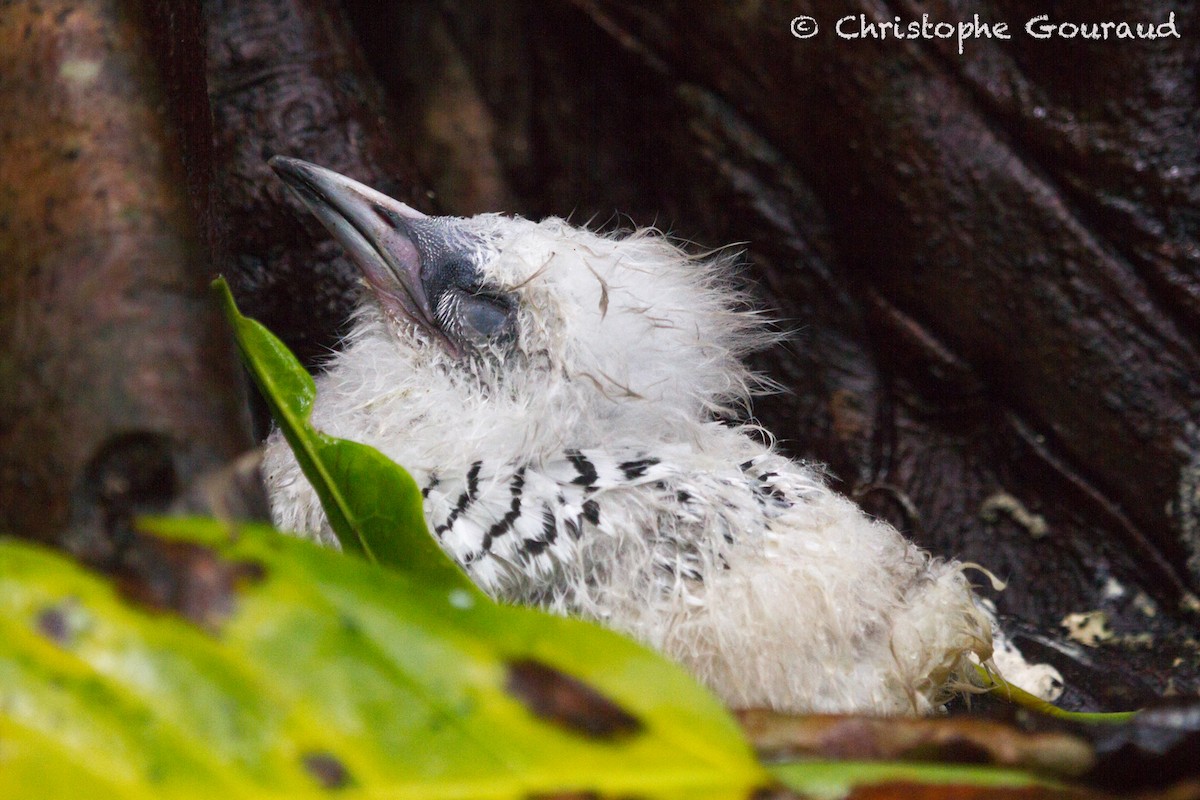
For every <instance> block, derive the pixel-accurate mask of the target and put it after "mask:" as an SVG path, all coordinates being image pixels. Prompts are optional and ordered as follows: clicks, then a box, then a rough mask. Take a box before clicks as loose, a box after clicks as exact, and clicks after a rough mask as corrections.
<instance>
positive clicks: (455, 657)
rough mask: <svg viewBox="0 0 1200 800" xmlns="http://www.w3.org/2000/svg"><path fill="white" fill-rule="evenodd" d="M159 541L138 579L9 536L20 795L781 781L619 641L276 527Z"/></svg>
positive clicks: (3, 776) (628, 792) (0, 665)
mask: <svg viewBox="0 0 1200 800" xmlns="http://www.w3.org/2000/svg"><path fill="white" fill-rule="evenodd" d="M139 534H140V537H139V539H138V544H137V546H139V547H145V548H147V549H146V551H145V556H146V558H145V559H143V561H142V562H140V563H149V562H153V563H156V564H158V565H160V568H156V569H155V570H154V571H152V572H149V573H147V575H146V576H142V577H140V576H139V575H137V574H136V573H132V572H128V571H126V572H123V573H122V574H121V575H120V576H119V579H117V580H113V579H110V578H109V577H107V576H104V575H100V574H97V573H94V572H91V571H89V570H87V569H85V568H84V567H82V566H80V565H79V564H77V563H75V562H73V561H71V560H69V559H68V558H66V557H65V556H63V555H61V554H58V553H54V552H52V551H49V550H46V549H43V548H41V547H38V546H35V545H32V544H29V543H24V542H19V541H15V540H0V642H2V643H0V796H4V797H16V796H29V792H31V791H32V790H34V789H35V788H36V793H37V796H38V797H42V798H58V797H72V798H74V797H85V796H86V797H89V798H90V797H130V798H143V797H144V798H176V797H220V798H222V800H232V799H234V798H242V797H245V798H264V797H295V798H308V797H319V796H329V791H328V790H329V789H331V788H336V789H337V790H338V791H337V796H338V797H347V798H351V797H372V798H384V797H387V798H392V797H396V798H400V797H405V798H407V797H422V798H468V797H484V798H488V797H494V798H509V797H514V798H515V797H519V798H525V797H530V796H535V795H549V794H554V793H566V792H596V793H598V795H600V796H605V797H610V796H639V797H647V798H659V797H661V798H668V797H679V798H683V797H692V798H702V797H703V798H720V797H739V798H744V797H747V796H749V795H750V794H751V793H752V792H753V791H754V790H755V789H757V788H761V787H764V786H768V785H770V784H771V783H772V779H771V777H770V776H769V774H768V773H767V772H766V771H765V770H764V769H763V768H762V767H760V766H759V765H758V764H757V762H756V761H755V759H754V757H753V755H752V754H751V752H750V750H749V747H748V745H747V744H746V742H745V740H744V739H743V737H742V735H741V732H740V730H739V729H738V728H737V726H736V725H735V724H734V723H733V721H732V720H731V719H730V717H729V716H728V715H727V714H726V713H725V711H724V710H723V709H722V708H721V706H720V705H719V704H718V703H717V701H716V700H715V699H713V698H712V697H711V696H710V695H709V694H708V693H707V692H706V691H704V690H703V689H702V688H700V687H699V686H698V685H696V684H695V683H694V682H693V681H692V680H691V679H690V678H689V677H688V676H687V675H686V674H684V673H683V672H682V671H681V670H680V669H679V668H677V667H675V666H674V665H672V664H670V663H668V662H667V661H665V660H663V659H662V658H660V657H658V656H656V655H655V654H653V653H651V652H649V651H648V650H646V649H644V648H642V647H640V646H639V645H636V644H634V643H632V642H630V641H628V640H626V639H624V638H623V637H621V636H618V635H616V634H614V633H611V632H608V631H605V630H602V629H600V628H598V627H596V626H593V625H590V624H588V623H584V622H581V621H578V620H571V619H564V618H560V617H553V616H550V615H547V614H544V613H541V612H538V611H534V610H530V609H522V608H513V607H505V606H500V605H497V604H495V603H492V602H490V601H487V600H486V599H484V598H481V597H479V596H477V595H475V594H473V593H469V592H464V591H463V590H462V589H461V588H457V587H449V588H448V587H446V586H444V585H438V584H436V583H430V582H428V581H426V580H424V577H423V576H422V575H420V574H418V573H414V572H411V571H395V570H390V569H384V568H382V567H380V566H378V565H374V564H371V563H369V562H367V561H365V560H363V559H360V558H353V557H349V556H346V555H343V554H340V553H337V552H334V551H331V550H328V549H324V548H321V547H318V546H317V545H314V544H311V543H309V542H306V541H302V540H299V539H296V538H292V537H287V536H283V535H280V534H277V533H274V532H273V531H270V530H267V529H264V528H262V527H256V526H241V527H238V528H236V529H233V528H229V527H227V526H225V525H223V524H221V523H217V522H213V521H207V520H145V521H142V522H141V523H139ZM156 555H157V556H158V557H155V556H156ZM225 578H229V579H228V580H225ZM196 581H199V583H196ZM197 586H199V587H200V588H201V589H202V590H203V591H200V592H196V591H188V590H187V587H192V588H193V589H195V588H196V587H197ZM164 587H171V589H172V590H171V591H163V588H164ZM147 598H150V600H154V598H158V600H157V601H155V602H149V601H148V599H147ZM164 598H165V600H164ZM585 687H586V688H585ZM43 774H44V775H45V776H46V777H45V778H41V777H39V776H40V775H43Z"/></svg>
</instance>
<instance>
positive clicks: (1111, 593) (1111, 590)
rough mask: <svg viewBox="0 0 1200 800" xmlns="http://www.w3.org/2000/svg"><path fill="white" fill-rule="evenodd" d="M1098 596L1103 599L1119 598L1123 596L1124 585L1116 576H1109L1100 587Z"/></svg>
mask: <svg viewBox="0 0 1200 800" xmlns="http://www.w3.org/2000/svg"><path fill="white" fill-rule="evenodd" d="M1100 596H1101V597H1102V598H1104V599H1105V600H1120V599H1121V598H1122V597H1124V596H1125V587H1124V586H1123V585H1122V584H1121V582H1120V581H1118V580H1117V579H1116V578H1113V577H1111V576H1110V577H1109V579H1108V580H1106V581H1105V582H1104V586H1103V587H1101V589H1100Z"/></svg>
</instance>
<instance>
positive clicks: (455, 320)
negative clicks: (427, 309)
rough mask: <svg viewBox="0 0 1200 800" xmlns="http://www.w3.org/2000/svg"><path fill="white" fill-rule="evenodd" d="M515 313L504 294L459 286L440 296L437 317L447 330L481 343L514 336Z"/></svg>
mask: <svg viewBox="0 0 1200 800" xmlns="http://www.w3.org/2000/svg"><path fill="white" fill-rule="evenodd" d="M512 310H513V309H512V301H511V300H510V299H509V298H507V297H504V296H503V295H495V294H490V293H488V292H487V291H485V290H482V289H479V288H476V289H474V290H472V291H466V290H464V289H461V288H457V287H456V288H454V289H451V290H449V291H447V292H445V293H444V294H443V295H442V296H441V298H440V299H439V301H438V304H437V312H436V314H437V318H438V321H439V322H441V324H442V325H443V326H444V327H445V328H446V329H448V330H451V331H455V332H456V333H457V334H458V335H459V336H461V337H462V338H464V339H467V340H469V341H474V342H476V343H480V344H482V343H485V342H487V341H491V340H495V339H499V338H501V337H504V336H507V335H510V334H511V333H512V328H513V325H514V322H515V318H514V314H513V313H512Z"/></svg>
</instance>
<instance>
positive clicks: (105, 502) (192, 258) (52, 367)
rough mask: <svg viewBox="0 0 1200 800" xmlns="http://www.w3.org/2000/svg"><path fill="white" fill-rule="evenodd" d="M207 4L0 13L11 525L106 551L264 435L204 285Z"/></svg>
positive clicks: (1, 329) (0, 247)
mask: <svg viewBox="0 0 1200 800" xmlns="http://www.w3.org/2000/svg"><path fill="white" fill-rule="evenodd" d="M197 10H198V9H197V6H196V5H195V4H191V5H188V4H179V3H173V4H167V3H161V4H160V3H136V2H118V1H117V0H112V1H110V2H102V1H101V0H95V1H94V2H82V3H81V2H39V3H33V2H10V3H5V4H3V7H2V8H0V144H2V150H3V156H2V157H0V263H3V264H4V268H3V270H2V271H0V530H4V531H11V532H16V533H18V534H21V535H26V536H33V537H37V538H43V539H53V540H57V541H60V542H61V543H64V544H67V545H69V546H72V547H75V548H77V549H82V550H95V549H103V548H105V547H107V546H108V543H106V542H105V541H104V540H103V537H104V535H105V531H104V529H103V528H104V523H105V522H106V521H107V522H111V521H112V519H111V517H112V516H113V515H116V516H120V515H121V514H122V513H125V511H127V510H128V509H127V508H126V505H128V504H133V505H147V504H148V505H150V506H154V507H160V506H162V505H164V504H166V503H169V502H170V501H171V497H172V496H173V494H174V492H175V490H176V489H178V488H181V487H183V486H186V485H187V484H189V483H190V482H191V481H192V479H194V478H195V477H197V476H199V475H200V474H203V473H205V472H207V471H209V470H211V469H215V468H217V467H218V466H219V465H221V464H223V463H225V462H226V461H228V460H229V459H231V458H233V457H234V456H235V455H236V454H237V453H239V452H241V451H242V450H244V449H245V448H247V447H248V446H249V445H250V439H249V426H248V424H247V419H248V417H247V415H246V412H245V401H244V398H243V397H242V395H241V392H240V391H239V382H238V380H237V373H236V372H235V371H234V370H235V367H234V364H235V362H234V360H233V355H232V349H231V347H230V343H229V341H228V337H227V336H226V333H225V329H224V326H223V325H221V323H220V321H219V319H218V317H217V314H216V308H215V306H214V305H213V304H212V303H211V302H210V299H209V296H208V286H207V284H208V281H209V279H210V275H211V272H210V264H209V259H208V257H207V253H206V250H205V248H204V242H203V237H202V235H201V228H202V226H203V221H204V219H205V213H206V203H205V202H204V196H205V188H204V187H205V183H206V179H205V167H206V166H207V157H206V155H205V153H206V151H207V147H208V145H207V142H208V140H209V129H208V125H207V98H206V94H205V85H204V82H203V80H202V75H201V74H200V73H199V72H198V69H199V68H200V67H201V66H202V64H203V60H202V53H203V50H202V45H201V40H200V38H199V36H198V33H199V27H198V20H199V17H198V14H197ZM185 163H186V164H187V165H188V166H189V167H190V169H188V168H185ZM198 221H199V225H198ZM97 459H99V460H97ZM118 463H120V464H124V465H126V466H127V467H128V468H127V469H124V468H123V469H116V468H114V467H113V465H115V464H118ZM102 477H103V478H104V480H105V481H107V483H106V484H105V485H96V483H95V481H96V480H98V479H100V478H102ZM134 484H136V485H134ZM73 498H74V499H73ZM65 532H66V533H65Z"/></svg>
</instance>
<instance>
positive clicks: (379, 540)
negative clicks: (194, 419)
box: [213, 278, 478, 593]
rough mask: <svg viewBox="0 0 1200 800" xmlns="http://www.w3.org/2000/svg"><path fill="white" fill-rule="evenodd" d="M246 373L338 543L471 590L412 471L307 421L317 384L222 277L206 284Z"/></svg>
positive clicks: (404, 568)
mask: <svg viewBox="0 0 1200 800" xmlns="http://www.w3.org/2000/svg"><path fill="white" fill-rule="evenodd" d="M213 286H214V288H215V289H216V290H217V292H218V293H219V294H220V297H221V302H222V305H223V306H224V308H225V314H226V316H227V317H228V319H229V322H230V324H231V325H232V326H233V331H234V337H235V338H236V340H237V343H238V347H239V349H240V350H241V352H242V357H243V359H244V361H245V363H246V366H247V367H248V368H249V370H250V374H251V375H252V376H253V377H254V381H255V383H257V384H258V388H259V391H261V392H262V395H263V397H264V398H266V401H267V405H268V406H269V408H270V410H271V416H272V417H274V418H275V422H276V424H278V425H279V428H280V430H282V431H283V435H284V436H285V437H286V438H287V441H288V444H289V445H291V448H292V452H293V453H295V455H296V460H297V461H298V462H299V463H300V467H301V469H303V470H304V475H305V477H307V478H308V481H309V483H311V484H312V485H313V488H314V489H316V491H317V495H318V496H319V497H320V498H321V506H322V507H323V508H324V509H325V515H326V516H327V517H328V518H329V523H330V526H331V527H332V528H333V531H334V533H335V534H336V535H337V537H338V541H339V542H341V545H342V548H343V549H344V550H346V551H347V552H350V553H358V554H361V555H364V556H366V557H367V558H368V559H370V560H372V561H377V562H379V563H381V564H385V565H387V566H391V567H394V568H397V569H403V570H413V571H416V572H420V573H421V574H422V575H423V576H424V579H425V580H427V581H430V582H438V583H441V584H442V585H444V586H456V587H458V588H460V589H462V590H464V591H467V592H472V593H477V592H478V590H477V589H476V588H475V586H474V584H472V583H471V581H470V579H468V578H467V576H466V575H465V574H463V572H462V570H461V569H459V567H458V565H457V564H455V563H454V561H453V560H451V559H450V558H449V557H447V556H446V555H445V554H444V553H443V552H442V550H441V548H440V547H438V545H437V543H436V542H435V541H434V539H433V537H432V536H430V534H429V531H428V529H427V527H426V525H425V516H424V513H423V511H422V505H421V503H422V501H421V491H420V489H419V488H418V487H417V484H416V482H415V481H414V480H413V479H412V476H411V475H409V474H408V472H407V471H405V470H404V469H403V468H402V467H400V466H399V465H397V464H396V463H395V462H393V461H391V460H390V459H388V458H387V457H386V456H384V455H383V454H382V453H380V452H379V451H378V450H376V449H374V448H373V447H368V446H366V445H362V444H358V443H356V442H348V441H345V440H342V439H335V438H333V437H330V436H326V435H325V434H323V433H321V432H320V431H318V430H316V429H315V428H314V427H313V426H312V424H311V422H310V421H309V415H310V414H311V412H312V405H313V400H314V399H315V398H316V387H315V385H314V383H313V379H312V377H311V376H310V375H309V374H308V373H307V372H306V371H305V370H304V368H303V367H302V366H300V362H299V361H297V360H296V357H295V356H293V355H292V354H291V352H290V351H289V350H288V349H287V347H285V346H284V344H283V342H281V341H279V339H277V338H276V337H275V336H274V335H273V334H272V333H271V332H270V331H268V330H267V329H266V328H265V327H263V326H262V325H261V324H260V323H258V322H257V321H255V320H252V319H250V318H248V317H245V316H243V315H242V314H241V312H239V311H238V309H237V305H236V303H235V302H234V300H233V295H232V294H231V293H230V291H229V286H228V284H226V282H225V279H224V278H218V279H217V280H216V282H215V283H214V284H213Z"/></svg>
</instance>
